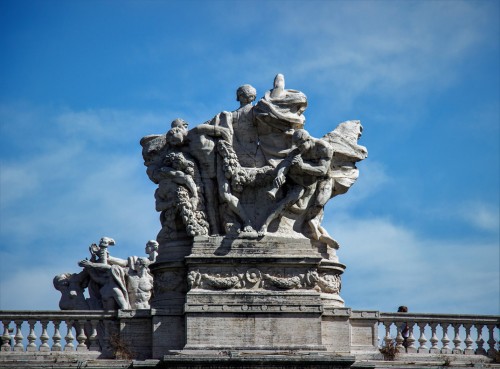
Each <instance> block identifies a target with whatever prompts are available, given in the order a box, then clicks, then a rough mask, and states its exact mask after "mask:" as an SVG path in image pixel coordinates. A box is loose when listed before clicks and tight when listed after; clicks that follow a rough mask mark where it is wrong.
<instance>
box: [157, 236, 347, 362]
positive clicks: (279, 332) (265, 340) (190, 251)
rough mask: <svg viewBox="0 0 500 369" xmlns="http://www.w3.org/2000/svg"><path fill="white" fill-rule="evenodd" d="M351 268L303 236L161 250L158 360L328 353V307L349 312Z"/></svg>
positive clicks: (208, 241)
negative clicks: (175, 353)
mask: <svg viewBox="0 0 500 369" xmlns="http://www.w3.org/2000/svg"><path fill="white" fill-rule="evenodd" d="M344 268H345V266H343V265H342V264H340V263H338V262H335V261H330V260H325V259H324V258H323V257H322V255H321V254H320V253H319V251H318V248H317V247H315V246H314V245H313V244H312V243H311V241H310V240H309V239H307V238H305V237H303V236H301V235H297V236H296V237H279V236H265V237H260V238H258V239H255V238H254V239H246V238H228V237H195V239H194V240H193V242H192V244H191V245H190V244H189V243H188V242H182V241H180V242H179V241H177V242H174V243H172V244H164V245H162V244H160V257H159V258H158V260H157V262H156V263H154V264H152V265H151V270H152V272H153V273H154V275H155V289H154V291H155V293H154V297H153V300H152V307H153V310H152V316H153V332H154V335H153V337H154V340H155V343H154V348H153V357H155V358H160V357H161V355H162V354H164V353H166V352H167V351H171V350H180V349H183V350H217V351H220V350H263V349H264V350H302V351H325V350H326V349H327V348H326V346H325V345H324V344H323V342H322V341H323V335H324V334H323V333H322V329H323V328H322V325H323V324H324V322H323V321H324V319H323V318H322V315H323V312H324V306H330V307H331V306H340V307H342V306H343V300H342V298H341V297H340V296H339V291H340V275H341V274H342V272H343V270H344ZM186 281H187V283H186Z"/></svg>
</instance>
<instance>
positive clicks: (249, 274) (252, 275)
mask: <svg viewBox="0 0 500 369" xmlns="http://www.w3.org/2000/svg"><path fill="white" fill-rule="evenodd" d="M245 278H246V280H247V281H248V282H250V283H258V282H259V281H260V280H261V279H262V273H261V272H260V270H259V269H257V268H250V269H248V270H247V271H246V273H245Z"/></svg>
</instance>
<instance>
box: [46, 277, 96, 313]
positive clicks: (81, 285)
mask: <svg viewBox="0 0 500 369" xmlns="http://www.w3.org/2000/svg"><path fill="white" fill-rule="evenodd" d="M88 282H89V280H88V276H87V274H86V273H84V272H80V273H78V274H77V273H63V274H58V275H56V276H55V277H54V280H53V283H54V288H55V289H56V290H58V291H59V292H61V299H60V300H59V308H60V309H61V310H87V309H88V308H89V305H88V302H87V300H86V299H85V296H84V290H85V288H87V286H88Z"/></svg>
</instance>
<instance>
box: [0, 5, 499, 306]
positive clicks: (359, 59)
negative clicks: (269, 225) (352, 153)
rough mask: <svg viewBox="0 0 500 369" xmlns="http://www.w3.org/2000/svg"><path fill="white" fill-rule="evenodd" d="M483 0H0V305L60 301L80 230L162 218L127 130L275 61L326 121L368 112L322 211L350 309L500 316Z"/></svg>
mask: <svg viewBox="0 0 500 369" xmlns="http://www.w3.org/2000/svg"><path fill="white" fill-rule="evenodd" d="M499 20H500V4H499V3H498V2H496V1H486V0H478V1H465V2H461V1H360V0H358V1H314V0H313V1H286V0H281V1H277V0H274V1H273V0H270V1H194V0H191V1H24V0H22V1H9V0H3V1H1V2H0V50H1V54H2V57H1V58H0V124H1V136H0V153H1V166H0V180H1V181H0V202H1V207H0V258H1V264H0V268H1V269H0V274H1V276H2V277H1V278H0V309H26V310H32V309H49V310H50V309H57V304H58V300H59V296H58V292H57V291H55V290H53V287H52V278H53V276H54V275H55V274H58V273H62V272H77V271H78V270H79V268H78V266H77V261H78V260H80V259H83V258H85V257H87V256H88V251H87V248H88V245H90V244H91V243H93V242H97V241H98V240H99V238H101V237H102V236H110V237H113V238H114V239H115V240H116V241H117V246H116V247H115V248H114V249H113V250H112V253H113V255H115V256H119V257H126V256H129V255H142V254H143V250H144V245H145V243H146V241H147V240H149V239H151V238H154V237H155V235H156V233H157V232H158V230H159V221H158V214H157V213H156V212H155V210H154V198H153V193H154V189H155V186H154V185H153V184H152V183H150V182H149V180H148V178H147V176H146V174H145V168H144V166H143V164H142V157H141V150H140V146H139V139H140V138H141V137H142V136H145V135H147V134H152V133H163V132H164V131H166V129H167V127H168V126H169V123H170V121H171V120H173V119H174V118H176V117H182V118H184V119H186V120H188V121H189V122H190V123H191V124H192V125H196V124H199V123H201V122H204V121H205V120H207V119H209V118H211V117H213V116H214V115H215V114H217V113H218V112H220V111H222V110H233V109H235V108H236V107H237V102H236V101H235V90H236V88H237V87H238V86H240V85H241V84H244V83H250V84H252V85H253V86H254V87H256V89H257V93H258V96H259V97H260V96H262V95H263V94H264V93H265V91H266V90H268V89H270V88H271V87H272V82H273V79H274V76H275V75H276V74H277V73H283V74H284V75H285V78H286V87H287V88H292V89H297V90H301V91H302V92H304V93H305V94H306V95H307V96H308V99H309V106H308V108H307V110H306V112H305V116H306V118H307V120H306V128H307V129H308V130H309V131H310V133H311V134H312V135H313V136H316V137H321V136H323V135H324V134H326V133H327V132H329V131H331V130H333V129H334V128H335V127H336V125H337V124H338V123H340V122H342V121H344V120H348V119H360V120H361V121H362V124H363V126H364V133H363V137H362V138H361V140H360V144H362V145H365V146H366V147H367V148H368V151H369V158H368V159H367V160H365V161H364V162H362V163H360V165H359V169H360V178H359V180H358V182H357V183H356V184H355V185H354V187H353V188H352V189H351V190H350V191H349V192H348V193H347V194H346V195H343V196H339V197H337V198H335V199H333V200H332V201H330V203H329V204H328V205H327V209H326V210H327V211H326V215H325V221H324V225H325V226H326V228H327V229H328V230H329V231H330V233H331V234H332V235H333V236H334V237H335V238H336V239H337V240H338V241H339V242H340V243H341V249H340V251H339V257H340V259H341V261H342V262H343V263H345V264H347V270H346V273H345V274H344V278H343V290H342V296H343V298H344V299H345V301H346V304H347V306H350V307H352V308H353V309H367V310H380V311H394V310H395V309H397V306H399V305H402V304H405V305H408V306H409V308H410V310H411V311H414V312H434V313H464V314H467V313H468V314H473V313H480V314H498V313H500V307H499V299H500V298H499V296H500V292H499V280H500V276H499V273H500V272H499V270H500V266H499V263H500V261H499V260H500V256H499V201H500V200H499V187H500V186H499V172H500V163H499V158H500V153H499V141H500V133H499V126H500V106H499V104H500V96H499V95H500V75H499V65H500V63H499V62H500V50H499V44H500V42H499V35H500V32H499V31H500V30H499Z"/></svg>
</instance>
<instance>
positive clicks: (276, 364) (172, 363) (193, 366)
mask: <svg viewBox="0 0 500 369" xmlns="http://www.w3.org/2000/svg"><path fill="white" fill-rule="evenodd" d="M354 362H355V358H354V357H353V356H340V355H328V354H322V353H320V354H318V353H308V354H305V353H277V352H267V353H266V352H260V353H255V352H254V353H247V352H232V351H231V352H224V353H222V354H219V355H194V354H191V355H189V354H185V353H183V354H182V355H176V356H173V355H166V356H164V357H163V359H162V360H161V361H160V363H159V364H158V366H157V367H160V368H177V369H188V368H189V369H198V368H199V369H201V368H211V369H219V368H220V369H232V368H238V369H251V368H266V369H299V368H300V369H340V368H350V367H351V365H352V364H353V363H354Z"/></svg>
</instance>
